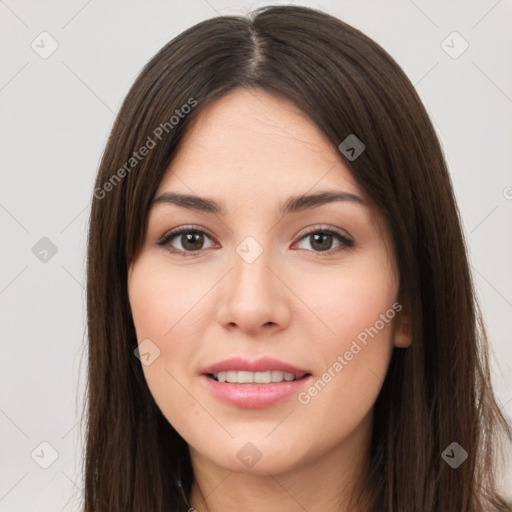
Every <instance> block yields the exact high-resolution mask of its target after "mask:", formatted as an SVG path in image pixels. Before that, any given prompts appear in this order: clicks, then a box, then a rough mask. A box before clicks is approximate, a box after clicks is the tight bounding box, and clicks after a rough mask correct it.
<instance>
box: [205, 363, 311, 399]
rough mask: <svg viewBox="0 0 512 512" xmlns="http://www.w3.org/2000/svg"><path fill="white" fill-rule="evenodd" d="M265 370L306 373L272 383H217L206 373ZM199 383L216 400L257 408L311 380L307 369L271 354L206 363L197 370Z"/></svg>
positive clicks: (286, 396)
mask: <svg viewBox="0 0 512 512" xmlns="http://www.w3.org/2000/svg"><path fill="white" fill-rule="evenodd" d="M230 370H231V371H234V370H238V371H249V372H266V371H270V370H275V371H282V372H286V373H294V374H307V375H306V376H304V377H303V378H301V379H299V380H294V381H283V382H272V383H270V384H250V383H247V384H237V383H229V382H218V381H216V380H214V379H213V378H211V377H210V376H208V374H212V373H219V372H222V371H230ZM201 373H202V374H201V376H200V378H201V382H202V383H203V385H205V386H206V387H207V388H208V389H209V390H210V391H211V392H212V393H213V394H214V395H215V396H216V397H217V398H219V399H220V400H222V401H224V402H226V403H228V404H230V405H234V406H236V407H240V408H243V409H261V408H265V407H270V406H272V405H275V404H277V403H279V402H281V401H283V400H286V399H287V398H288V397H290V396H292V395H294V394H295V395H296V394H297V393H298V392H299V391H300V390H301V388H303V387H304V386H305V385H306V384H307V383H309V382H310V381H311V379H312V376H311V374H310V371H309V370H307V369H302V368H298V367H296V366H293V365H291V364H288V363H285V362H283V361H280V360H278V359H273V358H271V357H263V358H261V359H258V360H256V361H247V360H245V359H242V358H231V359H227V360H225V361H221V362H219V363H216V364H213V365H210V366H207V367H206V368H204V369H203V370H202V372H201Z"/></svg>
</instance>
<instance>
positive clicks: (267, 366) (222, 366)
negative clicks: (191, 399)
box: [201, 357, 311, 374]
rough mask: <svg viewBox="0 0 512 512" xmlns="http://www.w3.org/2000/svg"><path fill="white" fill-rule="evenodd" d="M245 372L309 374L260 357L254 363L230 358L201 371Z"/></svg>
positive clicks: (271, 358) (303, 370) (295, 367)
mask: <svg viewBox="0 0 512 512" xmlns="http://www.w3.org/2000/svg"><path fill="white" fill-rule="evenodd" d="M235 370H236V371H247V372H267V371H270V370H275V371H281V372H286V373H294V374H303V373H311V372H310V371H309V370H307V369H304V368H298V367H297V366H294V365H292V364H289V363H285V362H284V361H280V360H279V359H274V358H273V357H262V358H260V359H256V360H255V361H248V360H247V359H243V358H241V357H232V358H230V359H226V360H224V361H220V362H218V363H215V364H212V365H210V366H207V367H206V368H203V369H202V370H201V373H202V374H208V373H219V372H225V371H235Z"/></svg>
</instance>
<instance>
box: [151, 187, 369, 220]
mask: <svg viewBox="0 0 512 512" xmlns="http://www.w3.org/2000/svg"><path fill="white" fill-rule="evenodd" d="M334 201H350V202H352V203H354V204H358V205H362V206H367V203H366V201H364V200H363V199H361V198H360V197H359V196H356V195H355V194H351V193H350V192H335V191H326V192H318V193H316V194H308V195H301V196H292V197H290V198H288V199H287V200H286V202H285V203H284V204H282V205H281V208H280V210H281V213H282V214H283V215H286V214H288V213H295V212H300V211H303V210H307V209H309V208H316V207H317V206H321V205H323V204H327V203H332V202H334ZM159 203H170V204H175V205H177V206H180V207H181V208H186V209H188V210H198V211H200V212H205V213H213V214H215V215H220V216H225V215H226V210H225V208H224V207H223V206H222V205H221V204H219V203H217V202H216V201H214V200H213V199H210V198H206V197H199V196H194V195H188V194H179V193H177V192H164V193H163V194H162V195H160V196H159V197H157V198H156V199H154V200H153V203H152V206H155V205H157V204H159Z"/></svg>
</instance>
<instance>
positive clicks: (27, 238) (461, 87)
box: [0, 0, 512, 512]
mask: <svg viewBox="0 0 512 512" xmlns="http://www.w3.org/2000/svg"><path fill="white" fill-rule="evenodd" d="M266 3H267V2H249V1H247V2H242V1H232V2H228V1H224V0H208V1H206V0H189V1H186V2H178V1H176V2H172V1H167V2H157V1H144V2H143V1H124V2H120V1H116V2H114V1H103V2H100V1H98V0H96V1H95V0H92V1H91V0H89V1H84V0H72V1H66V2H64V1H61V2H44V3H43V2H41V3H37V2H35V1H33V2H28V1H19V0H6V1H1V0H0V20H1V23H2V26H1V29H0V51H1V57H0V62H1V76H0V105H1V114H0V119H1V127H2V138H1V148H0V151H1V152H0V154H1V159H2V169H3V173H2V177H1V180H2V186H1V189H0V191H1V192H0V222H1V228H2V231H1V233H2V265H1V267H0V307H1V312H2V317H1V324H0V325H1V335H2V337H1V341H2V358H1V371H0V379H1V388H0V389H1V396H0V429H1V430H0V432H1V436H0V448H1V468H0V510H1V511H2V512H24V511H38V512H44V511H56V510H78V506H79V503H80V499H81V487H82V479H81V471H80V466H81V455H82V449H81V446H82V443H83V432H82V431H81V429H80V414H81V407H82V396H83V392H84V384H85V370H86V362H87V358H86V357H85V355H82V354H83V352H84V347H85V337H84V333H85V291H84V283H85V247H86V235H87V222H88V215H89V211H90V198H91V193H92V187H93V180H94V177H95V174H96V171H97V168H98V164H99V160H100V157H101V153H102V151H103V148H104V145H105V142H106V139H107V135H108V133H109V130H110V128H111V126H112V122H113V120H114V117H115V113H116V112H117V110H118V108H119V107H120V104H121V101H122V99H123V98H124V96H125V94H126V93H127V91H128V88H129V87H130V85H131V84H132V82H133V80H134V78H135V76H136V75H137V73H138V71H139V70H140V68H141V67H142V66H143V65H144V64H145V63H146V62H147V60H149V58H150V57H152V56H153V55H154V54H155V53H156V51H157V50H159V49H160V48H161V47H162V46H163V45H164V44H165V43H167V42H168V41H169V40H170V39H171V38H172V37H174V36H175V35H177V34H178V33H179V32H181V31H183V30H184V29H186V28H188V27H189V26H191V25H193V24H195V23H197V22H199V21H201V20H204V19H206V18H209V17H213V16H216V15H217V14H245V13H247V12H248V11H249V10H251V8H254V7H257V6H259V5H263V4H266ZM288 3H290V2H288ZM292 3H293V2H292ZM300 3H301V4H302V5H309V6H312V7H317V8H320V9H322V10H325V11H327V12H330V13H331V14H334V15H335V16H337V17H339V18H341V19H342V20H344V21H346V22H348V23H350V24H352V25H353V26H355V27H356V28H359V29H360V30H362V31H363V32H364V33H366V34H367V35H368V36H370V37H372V38H373V39H374V40H376V41H377V42H378V43H379V44H381V45H382V46H383V47H384V48H385V49H386V50H387V51H388V52H389V53H390V54H391V55H392V56H393V57H394V58H395V59H396V60H397V62H398V63H399V64H400V65H401V66H402V67H403V69H404V70H405V72H406V73H407V75H408V76H409V77H410V79H411V81H412V82H413V83H414V84H415V86H416V87H417V90H418V92H419V94H420V96H421V98H422V100H423V101H424V103H425V105H426V107H427V109H428V111H429V113H430V115H431V118H432V120H433V123H434V126H435V128H436V130H437V132H438V134H439V136H440V139H441V142H442V145H443V148H444V151H445V153H446V157H447V160H448V164H449V167H450V171H451V174H452V177H453V182H454V186H455V190H456V195H457V199H458V202H459V206H460V209H461V212H462V216H463V223H464V230H465V234H466V236H467V241H468V244H469V248H470V258H471V262H472V269H473V272H474V275H475V278H476V285H477V288H478V295H479V298H480V300H481V305H482V309H483V312H484V315H485V318H486V321H487V326H488V333H489V336H490V339H491V342H492V345H493V350H494V360H493V378H494V383H495V386H496V392H497V396H498V399H499V401H500V404H501V405H502V408H503V410H504V411H505V413H506V414H507V416H508V418H509V421H510V417H511V416H512V378H511V377H512V344H511V343H510V339H511V336H510V332H511V328H512V269H511V265H510V262H511V261H512V237H511V235H512V172H511V163H512V148H511V146H512V145H511V140H512V115H511V114H512V69H511V62H512V60H511V55H512V33H511V32H510V26H512V23H511V22H512V2H511V1H510V0H500V1H496V0H481V1H472V2H469V1H462V0H459V1H453V2H442V1H436V2H433V1H430V2H428V1H426V0H422V1H420V0H415V1H412V0H401V1H395V2H390V1H387V2H382V1H367V0H366V1H360V2H354V1H352V2H349V1H338V2H334V1H322V2H315V1H310V2H308V1H305V2H300ZM43 31H47V32H49V33H50V34H51V36H52V37H53V38H54V39H55V40H56V41H57V42H58V45H59V47H58V49H57V50H56V51H55V53H53V54H52V55H51V56H50V57H48V58H47V59H43V58H41V57H40V56H39V54H38V53H36V51H34V50H33V49H32V48H31V43H32V41H34V40H35V41H36V43H35V44H39V46H40V47H42V46H43V44H44V47H45V48H46V49H48V48H49V47H50V46H49V40H48V39H46V40H45V41H46V42H45V43H41V39H40V38H39V34H40V33H41V32H43ZM453 31H457V32H459V33H460V34H461V36H462V37H463V38H464V39H465V40H466V41H467V42H468V43H469V48H468V49H467V50H466V51H465V52H464V53H463V54H462V55H460V56H459V57H458V58H456V59H454V58H452V57H450V56H449V55H448V54H447V53H446V52H445V50H444V49H443V47H442V46H441V43H442V41H443V40H445V38H446V37H447V36H448V35H449V34H451V33H452V32H453ZM38 41H39V42H38ZM460 43H461V41H455V42H454V43H450V39H448V43H447V44H450V45H452V46H454V50H452V51H455V50H457V49H458V48H461V46H459V44H460ZM42 237H48V238H49V239H50V240H51V241H52V242H53V244H55V246H56V247H57V250H58V252H57V253H56V254H55V255H54V256H53V257H52V258H50V259H48V261H47V262H46V263H43V262H41V261H40V260H39V259H38V258H37V257H36V256H35V255H34V254H33V252H32V248H33V246H34V245H35V244H36V243H37V242H38V241H39V240H40V239H41V238H42ZM42 442H47V443H49V444H50V445H51V446H52V447H53V448H54V449H55V450H56V452H58V458H57V459H56V460H55V461H54V462H53V463H52V465H51V466H50V467H48V469H43V468H41V467H40V465H38V463H36V462H35V460H37V461H38V462H39V463H44V462H46V463H49V462H50V461H51V459H50V457H51V449H49V448H48V447H47V446H46V445H43V446H42V447H41V446H40V443H42ZM507 449H509V448H507ZM34 450H35V452H34ZM32 453H34V459H33V458H32V457H31V454H32ZM511 466H512V460H510V461H509V462H508V466H507V468H508V474H507V476H505V475H503V481H504V482H505V481H506V482H512V470H511ZM504 485H505V484H504ZM511 487H512V486H511V484H508V486H507V487H506V489H507V492H508V494H512V489H511Z"/></svg>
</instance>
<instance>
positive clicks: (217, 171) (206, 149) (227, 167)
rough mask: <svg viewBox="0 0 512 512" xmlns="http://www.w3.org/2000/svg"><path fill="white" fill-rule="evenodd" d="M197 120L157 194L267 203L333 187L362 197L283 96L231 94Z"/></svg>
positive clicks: (311, 127)
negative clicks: (230, 196) (231, 196)
mask: <svg viewBox="0 0 512 512" xmlns="http://www.w3.org/2000/svg"><path fill="white" fill-rule="evenodd" d="M199 108H200V104H199ZM198 114H199V115H198V117H197V118H196V119H195V120H194V122H193V123H192V124H191V125H190V126H189V127H188V128H187V131H186V134H185V136H184V137H183V139H182V141H181V142H180V146H179V148H178V150H177V152H176V154H175V156H174V158H173V161H172V163H171V164H170V166H169V168H168V169H167V172H166V173H165V175H164V177H163V179H162V181H161V183H160V186H159V189H158V191H157V194H158V195H159V194H160V193H161V192H163V191H166V190H169V189H174V190H180V191H181V192H185V191H187V192H188V193H197V194H200V195H204V194H211V193H212V192H216V193H217V194H221V195H223V190H226V191H227V190H229V191H230V193H238V194H242V195H243V194H246V193H248V192H251V193H252V195H256V196H258V195H260V196H261V197H268V196H269V194H271V193H272V191H279V190H286V191H287V193H288V194H294V193H296V194H301V193H305V192H306V191H308V190H311V191H314V189H316V188H318V189H325V188H327V187H328V188H333V187H334V188H336V189H339V190H343V191H345V192H350V193H353V194H357V195H359V196H364V192H363V190H361V188H360V187H359V186H358V184H357V183H356V180H355V179H354V177H353V176H352V174H351V172H350V171H349V169H348V168H347V167H346V165H345V164H344V162H343V160H342V158H341V156H340V154H339V153H338V150H337V148H335V147H334V146H333V145H332V143H330V141H328V140H327V139H326V137H325V136H324V135H323V133H322V132H321V131H320V130H319V129H318V128H317V126H316V125H315V124H314V122H313V121H312V120H311V119H309V118H308V117H307V116H306V115H305V114H304V113H303V112H302V111H301V110H300V109H299V108H298V107H297V106H296V105H295V104H294V103H293V102H291V101H290V100H287V99H286V98H284V97H282V96H277V95H274V94H270V93H268V92H266V91H262V90H248V89H237V90H235V91H232V92H230V93H228V94H226V95H225V96H222V97H220V98H218V99H216V100H214V101H213V102H212V103H211V104H209V105H208V106H207V107H206V108H204V110H202V111H200V112H198ZM235 191H236V192H235Z"/></svg>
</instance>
